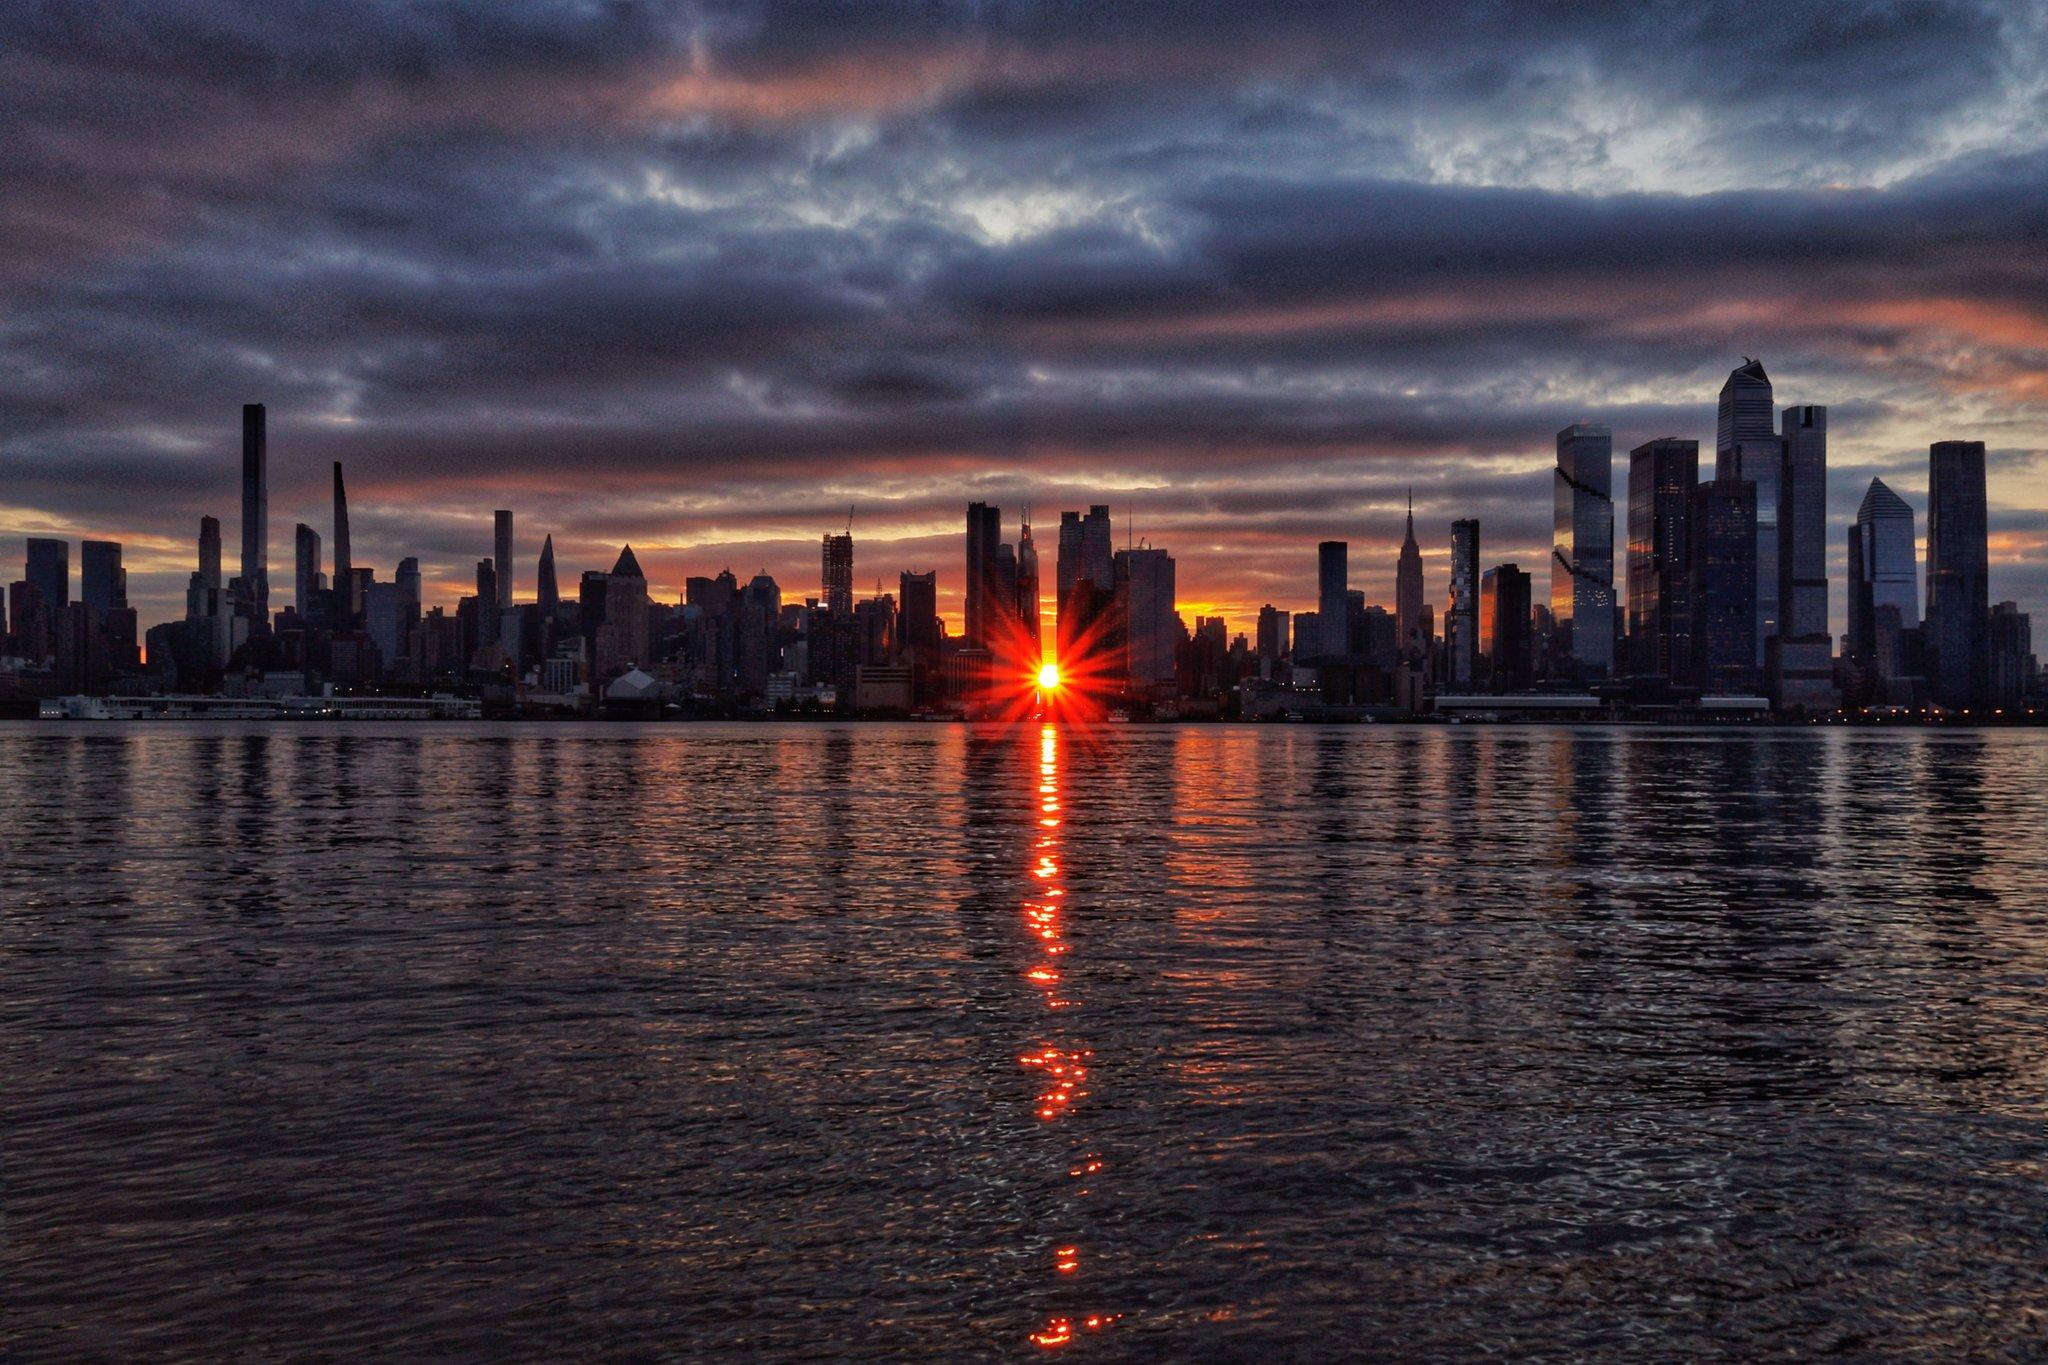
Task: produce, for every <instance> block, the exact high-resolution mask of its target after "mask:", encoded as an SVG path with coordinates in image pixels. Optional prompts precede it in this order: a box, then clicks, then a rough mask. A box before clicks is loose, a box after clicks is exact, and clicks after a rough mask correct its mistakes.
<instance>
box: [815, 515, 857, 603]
mask: <svg viewBox="0 0 2048 1365" xmlns="http://www.w3.org/2000/svg"><path fill="white" fill-rule="evenodd" d="M822 558H823V565H822V567H821V569H820V573H821V575H822V581H823V583H824V586H825V609H826V610H827V611H829V612H831V613H832V614H833V615H834V616H836V617H838V618H839V619H840V620H842V621H844V620H849V619H851V618H852V616H853V532H852V531H842V532H840V533H839V534H838V535H833V534H832V533H831V532H829V531H828V532H826V533H825V540H824V546H823V555H822Z"/></svg>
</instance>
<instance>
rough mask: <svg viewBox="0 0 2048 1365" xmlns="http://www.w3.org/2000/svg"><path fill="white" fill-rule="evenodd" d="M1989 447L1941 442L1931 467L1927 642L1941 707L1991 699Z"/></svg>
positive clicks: (1933, 450)
mask: <svg viewBox="0 0 2048 1365" xmlns="http://www.w3.org/2000/svg"><path fill="white" fill-rule="evenodd" d="M1988 540H1989V528H1988V525H1987V513H1986V509H1985V503H1984V443H1983V442H1982V441H1936V442H1935V443H1934V444H1933V445H1932V446H1930V447H1929V448H1928V469H1927V631H1926V633H1927V644H1928V648H1929V650H1930V652H1931V653H1932V655H1933V657H1934V696H1935V699H1936V700H1937V701H1939V702H1940V703H1941V704H1942V705H1943V706H1981V705H1983V704H1984V703H1985V702H1986V701H1988V700H1989V697H1990V667H1991V633H1990V632H1991V591H1990V547H1989V543H1988Z"/></svg>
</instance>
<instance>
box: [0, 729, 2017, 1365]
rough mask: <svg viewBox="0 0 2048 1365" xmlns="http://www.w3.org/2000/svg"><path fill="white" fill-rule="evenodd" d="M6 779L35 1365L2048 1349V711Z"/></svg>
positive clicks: (848, 739)
mask: <svg viewBox="0 0 2048 1365" xmlns="http://www.w3.org/2000/svg"><path fill="white" fill-rule="evenodd" d="M0 801H4V805H5V813H4V821H0V827H4V836H0V837H4V844H0V1152H4V1166H0V1178H4V1181H5V1189H4V1193H5V1223H4V1235H0V1345H9V1344H11V1348H12V1351H13V1352H14V1353H16V1354H17V1355H18V1357H19V1358H24V1359H26V1358H42V1357H46V1356H53V1355H78V1356H94V1357H102V1358H134V1357H136V1356H143V1355H147V1356H164V1355H173V1356H185V1357H210V1358H217V1357H220V1356H223V1355H230V1354H246V1355H254V1356H278V1355H288V1354H324V1355H336V1354H355V1355H376V1356H381V1357H385V1358H392V1359H407V1358H413V1359H417V1358H420V1357H423V1356H437V1355H438V1356H446V1355H451V1354H453V1355H472V1356H473V1355H486V1354H489V1355H509V1356H520V1357H543V1356H545V1357H560V1356H584V1355H599V1354H604V1355H650V1354H668V1355H678V1356H681V1355H692V1354H699V1353H709V1352H727V1353H736V1352H741V1351H753V1352H761V1353H774V1354H797V1353H811V1354H824V1353H845V1354H884V1353H907V1352H930V1353H939V1354H943V1355H946V1356H948V1357H951V1358H959V1357H962V1356H973V1355H980V1354H988V1355H995V1356H1019V1355H1028V1354H1040V1353H1041V1352H1040V1351H1039V1348H1038V1347H1036V1346H1034V1345H1033V1339H1034V1337H1035V1338H1038V1339H1040V1340H1042V1341H1043V1342H1045V1343H1046V1344H1048V1346H1050V1347H1051V1348H1054V1349H1057V1350H1059V1351H1061V1352H1063V1353H1065V1354H1068V1355H1083V1356H1090V1357H1106V1356H1143V1357H1156V1356H1160V1355H1173V1356H1178V1357H1183V1358H1186V1357H1207V1358H1217V1357H1224V1358H1247V1357H1262V1358H1271V1357H1273V1356H1276V1355H1277V1356H1285V1355H1290V1354H1291V1355H1305V1356H1343V1355H1354V1356H1366V1357H1374V1356H1405V1357H1411V1358H1412V1357H1419V1356H1459V1357H1463V1356H1471V1355H1475V1354H1482V1353H1488V1352H1491V1353H1497V1354H1499V1355H1502V1356H1505V1357H1510V1358H1526V1357H1528V1356H1532V1355H1559V1354H1573V1355H1596V1356H1622V1355H1627V1356H1636V1357H1643V1356H1652V1357H1672V1356H1679V1355H1690V1356H1711V1357H1744V1358H1754V1357H1755V1356H1757V1355H1759V1354H1762V1353H1766V1352H1772V1351H1776V1352H1784V1351H1790V1352H1792V1353H1796V1354H1801V1355H1806V1354H1815V1353H1821V1352H1828V1351H1839V1352H1845V1353H1847V1354H1850V1355H1865V1354H1885V1353H1893V1352H1911V1353H1939V1354H1957V1353H1975V1354H1992V1355H1998V1354H2013V1355H2022V1354H2029V1353H2033V1352H2036V1351H2039V1350H2040V1349H2041V1348H2042V1345H2043V1342H2044V1339H2048V1316H2044V1314H2048V1180H2044V1174H2048V1170H2044V1167H2048V1089H2044V1077H2048V890H2044V887H2048V733H2044V732H2033V733H2019V732H2006V733H1995V734H1970V733H1955V732H1951V733H1939V734H1935V733H1901V734H1883V733H1870V732H1861V733H1854V734H1851V733H1844V732H1832V733H1817V732H1785V733H1776V734H1773V733H1746V734H1713V735H1693V734H1684V733H1673V732H1635V733H1629V732H1622V731H1614V730H1603V731H1588V732H1579V733H1573V732H1570V731H1564V730H1547V729H1533V728H1504V729H1475V728H1465V729H1402V728H1392V727H1378V728H1374V727H1368V728H1352V729H1329V730H1323V729H1314V728H1307V727H1272V728H1264V729H1220V728H1204V729H1192V728H1190V729H1178V730H1175V729H1159V730H1153V729H1146V728H1140V727H1111V728H1106V729H1101V730H1095V731H1052V730H1047V731H1041V730H1039V729H1037V728H1032V727H1027V728H1016V729H1003V730H987V731H974V730H967V729H959V728H952V727H944V726H905V727H900V728H898V727H880V726H864V727H850V728H825V727H818V728H808V727H798V726H788V725H784V726H757V727H738V728H721V727H711V726H701V727H691V726H670V727H599V728H578V727H562V726H557V727H526V728H495V727H488V726H465V727H449V728H438V727H427V726H392V727H388V728H375V727H347V726H341V727H328V726H307V727H304V728H272V729H263V728H259V727H249V728H234V727H230V726H214V727H197V726H195V727H189V728H188V727H183V726H178V725H170V724H159V725H137V726H132V727H114V726H105V727H90V726H72V727H60V726H55V725H15V726H5V727H0ZM1091 1318H1094V1319H1095V1320H1096V1322H1095V1325H1094V1326H1093V1327H1092V1328H1091V1326H1090V1319H1091Z"/></svg>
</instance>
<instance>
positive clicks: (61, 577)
mask: <svg viewBox="0 0 2048 1365" xmlns="http://www.w3.org/2000/svg"><path fill="white" fill-rule="evenodd" d="M21 576H22V578H23V579H24V580H25V581H26V582H27V583H28V585H29V586H30V587H32V588H34V589H35V590H36V592H37V594H38V595H39V596H40V597H41V598H42V603H43V610H44V611H46V612H48V613H49V614H50V619H51V620H52V621H55V620H56V619H57V615H58V613H59V612H61V611H63V610H64V608H65V607H67V606H69V605H71V542H70V541H68V540H55V539H52V538H50V537H47V536H30V537H29V540H28V560H27V563H26V564H24V565H23V572H22V575H21Z"/></svg>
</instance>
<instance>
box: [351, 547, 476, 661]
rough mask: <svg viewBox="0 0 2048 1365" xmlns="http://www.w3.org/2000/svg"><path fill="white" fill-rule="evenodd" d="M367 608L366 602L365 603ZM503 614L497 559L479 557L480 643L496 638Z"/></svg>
mask: <svg viewBox="0 0 2048 1365" xmlns="http://www.w3.org/2000/svg"><path fill="white" fill-rule="evenodd" d="M365 607H366V608H367V603H366V604H365ZM502 620H503V616H502V614H501V612H500V610H499V608H498V565H497V561H495V560H490V559H479V560H478V561H477V562H476V638H477V643H478V644H480V645H487V644H490V643H492V642H494V641H495V640H496V639H497V638H498V626H499V623H500V622H501V621H502Z"/></svg>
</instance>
